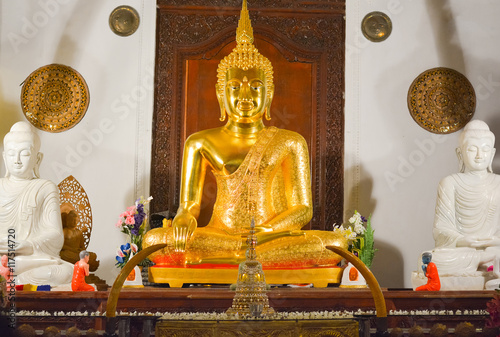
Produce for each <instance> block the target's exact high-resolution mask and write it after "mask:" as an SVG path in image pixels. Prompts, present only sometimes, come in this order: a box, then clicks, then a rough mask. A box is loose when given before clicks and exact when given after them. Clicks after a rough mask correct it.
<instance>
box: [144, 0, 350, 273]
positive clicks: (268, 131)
mask: <svg viewBox="0 0 500 337" xmlns="http://www.w3.org/2000/svg"><path fill="white" fill-rule="evenodd" d="M242 7H243V8H242V11H241V17H240V21H239V23H238V29H237V31H236V42H237V46H236V48H235V49H233V51H232V52H231V53H230V54H229V55H228V56H226V57H225V58H224V59H223V60H222V61H221V62H220V64H219V67H218V70H217V77H218V82H217V84H216V93H217V99H218V101H219V105H220V110H221V118H220V120H221V121H224V120H225V119H226V116H227V123H226V125H224V126H222V127H218V128H214V129H209V130H203V131H199V132H196V133H194V134H192V135H191V136H189V137H188V139H187V140H186V142H185V146H184V154H183V163H182V177H181V192H180V207H179V209H178V211H177V215H176V216H175V218H174V219H173V221H172V225H171V226H170V227H164V228H157V229H153V230H151V231H149V232H147V233H146V235H145V238H144V240H143V247H149V246H152V245H154V244H158V243H167V244H168V246H167V248H165V249H163V250H161V251H158V252H156V253H154V254H152V255H151V256H150V259H151V260H152V261H153V262H155V264H156V266H155V267H162V266H176V265H177V266H179V265H181V266H182V265H183V266H186V265H187V266H189V265H199V264H207V263H209V264H218V265H219V266H220V264H233V265H236V266H237V265H238V264H239V263H240V262H242V261H244V260H245V251H246V249H247V244H246V235H247V234H248V232H249V227H250V222H251V219H252V218H254V219H255V229H256V231H257V237H258V240H257V242H258V246H257V254H258V256H259V262H261V263H262V265H263V267H264V269H266V268H290V269H294V268H310V267H325V266H329V267H332V266H336V265H337V263H338V262H339V261H340V260H341V257H339V256H338V255H336V254H335V253H333V252H332V251H330V250H328V249H325V246H329V245H336V246H341V247H344V248H347V241H346V239H345V238H344V237H343V236H341V235H339V234H338V232H327V231H316V230H305V231H302V230H301V229H302V228H303V227H304V226H305V225H306V224H307V223H308V222H309V221H310V220H311V218H312V213H313V208H312V207H313V206H312V197H311V185H310V184H311V178H310V168H309V154H308V150H307V144H306V142H305V140H304V138H303V137H302V136H301V135H299V134H298V133H296V132H293V131H288V130H284V129H278V128H276V127H266V126H265V125H264V123H263V118H264V116H265V118H266V119H267V120H269V119H270V118H271V115H270V106H271V101H272V99H273V94H274V85H273V69H272V65H271V62H270V61H269V60H268V59H267V58H266V57H264V56H263V55H261V54H260V53H259V51H258V50H257V49H256V48H255V46H254V45H253V29H252V26H251V22H250V17H249V14H248V10H247V5H246V0H244V1H243V6H242ZM207 169H210V170H212V172H213V173H214V175H215V177H216V181H217V198H216V201H215V205H214V209H213V214H212V218H211V219H210V222H209V223H208V225H206V226H204V227H199V226H198V223H197V218H198V215H199V212H200V205H201V196H202V191H203V185H204V179H205V173H206V171H207ZM232 282H234V281H232ZM232 282H230V283H232Z"/></svg>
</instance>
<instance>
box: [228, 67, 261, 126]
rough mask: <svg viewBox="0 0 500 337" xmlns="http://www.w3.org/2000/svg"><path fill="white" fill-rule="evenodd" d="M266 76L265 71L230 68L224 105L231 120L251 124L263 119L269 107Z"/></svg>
mask: <svg viewBox="0 0 500 337" xmlns="http://www.w3.org/2000/svg"><path fill="white" fill-rule="evenodd" d="M267 90H268V88H267V87H266V76H265V73H264V71H263V70H260V69H255V68H252V69H248V70H241V69H237V68H230V69H229V70H228V71H227V73H226V86H225V88H224V98H223V102H221V103H223V104H224V108H225V110H226V112H227V114H228V116H229V118H230V119H231V120H233V121H235V122H239V123H251V122H254V121H257V120H259V119H261V118H262V115H263V114H264V112H265V108H266V107H268V106H269V104H270V102H269V98H268V95H267Z"/></svg>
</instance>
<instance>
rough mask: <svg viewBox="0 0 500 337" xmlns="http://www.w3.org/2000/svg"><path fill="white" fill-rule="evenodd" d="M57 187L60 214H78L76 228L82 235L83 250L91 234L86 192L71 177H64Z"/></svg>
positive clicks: (89, 209)
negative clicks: (70, 212)
mask: <svg viewBox="0 0 500 337" xmlns="http://www.w3.org/2000/svg"><path fill="white" fill-rule="evenodd" d="M57 187H59V198H60V199H61V213H65V212H66V213H67V212H69V211H75V212H76V213H77V214H78V221H77V225H76V227H77V228H78V229H79V230H80V231H81V232H82V233H83V237H84V243H85V248H87V247H88V244H89V241H90V233H91V232H92V209H91V208H90V202H89V198H88V196H87V192H85V190H84V189H83V186H82V185H81V184H80V183H79V182H78V180H76V179H75V177H73V176H68V177H66V179H64V180H63V181H61V182H60V183H59V185H57Z"/></svg>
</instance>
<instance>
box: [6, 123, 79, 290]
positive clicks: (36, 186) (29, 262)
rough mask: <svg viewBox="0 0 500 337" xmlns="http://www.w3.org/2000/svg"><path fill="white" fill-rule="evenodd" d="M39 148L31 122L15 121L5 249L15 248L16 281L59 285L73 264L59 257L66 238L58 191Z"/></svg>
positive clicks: (10, 145) (8, 138)
mask: <svg viewBox="0 0 500 337" xmlns="http://www.w3.org/2000/svg"><path fill="white" fill-rule="evenodd" d="M39 150H40V139H39V137H38V135H36V134H35V133H34V132H33V130H32V128H31V126H30V125H29V124H28V123H26V122H18V123H16V124H14V125H13V126H12V128H11V129H10V132H9V133H7V135H6V136H5V138H4V152H3V159H4V162H5V167H6V172H7V174H6V176H5V178H1V179H0V210H1V211H0V233H1V234H0V255H4V254H8V253H9V249H10V251H11V250H12V248H15V267H14V274H15V275H17V276H16V284H28V283H30V284H35V285H46V284H49V285H51V286H57V285H61V284H67V283H70V282H71V277H72V273H73V266H72V265H71V264H70V263H67V262H65V261H63V260H61V259H60V258H59V252H60V250H61V247H62V245H63V242H64V235H63V228H62V223H61V212H60V203H59V191H58V189H57V186H56V185H55V184H54V183H53V182H51V181H48V180H44V179H40V178H39V173H38V169H39V166H40V162H41V160H42V158H43V155H42V153H40V152H39ZM9 239H10V241H9Z"/></svg>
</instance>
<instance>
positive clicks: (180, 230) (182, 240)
mask: <svg viewBox="0 0 500 337" xmlns="http://www.w3.org/2000/svg"><path fill="white" fill-rule="evenodd" d="M197 225H198V223H197V221H196V218H195V217H194V216H193V215H192V214H191V213H189V212H182V213H179V214H177V215H176V216H175V218H174V220H173V221H172V229H173V235H174V250H175V251H176V252H184V251H186V244H187V241H188V240H189V238H190V237H191V236H192V235H193V232H194V230H195V229H196V227H197Z"/></svg>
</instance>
